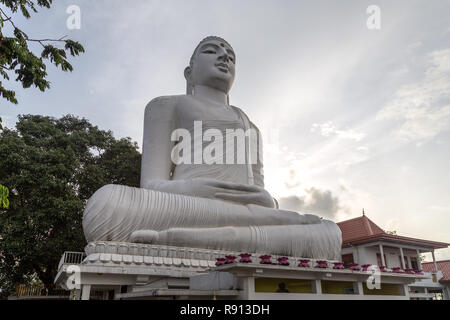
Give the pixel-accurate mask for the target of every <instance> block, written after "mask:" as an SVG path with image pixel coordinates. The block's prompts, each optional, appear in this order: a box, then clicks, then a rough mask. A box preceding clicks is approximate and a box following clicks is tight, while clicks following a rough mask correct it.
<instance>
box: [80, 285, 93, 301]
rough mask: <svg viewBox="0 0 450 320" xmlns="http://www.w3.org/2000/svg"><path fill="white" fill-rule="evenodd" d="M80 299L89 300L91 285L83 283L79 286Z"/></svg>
mask: <svg viewBox="0 0 450 320" xmlns="http://www.w3.org/2000/svg"><path fill="white" fill-rule="evenodd" d="M81 291H82V292H81V300H89V298H90V296H91V285H90V284H84V285H83V286H82V288H81Z"/></svg>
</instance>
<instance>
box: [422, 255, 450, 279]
mask: <svg viewBox="0 0 450 320" xmlns="http://www.w3.org/2000/svg"><path fill="white" fill-rule="evenodd" d="M436 263H437V266H438V270H441V271H442V274H443V275H444V277H443V278H442V279H441V280H440V281H439V282H450V260H444V261H436ZM422 269H423V271H425V272H433V271H434V263H433V262H422Z"/></svg>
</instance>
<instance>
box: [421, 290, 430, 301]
mask: <svg viewBox="0 0 450 320" xmlns="http://www.w3.org/2000/svg"><path fill="white" fill-rule="evenodd" d="M423 291H424V292H425V294H428V288H424V290H423ZM425 300H430V298H425Z"/></svg>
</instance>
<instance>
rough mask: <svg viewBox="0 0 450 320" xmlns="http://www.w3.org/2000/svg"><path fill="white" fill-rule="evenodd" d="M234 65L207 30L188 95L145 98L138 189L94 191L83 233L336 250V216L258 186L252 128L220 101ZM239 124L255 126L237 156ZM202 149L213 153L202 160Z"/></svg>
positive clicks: (333, 255)
mask: <svg viewBox="0 0 450 320" xmlns="http://www.w3.org/2000/svg"><path fill="white" fill-rule="evenodd" d="M235 65H236V56H235V53H234V51H233V49H232V47H231V46H230V45H229V44H228V43H227V42H226V41H225V40H223V39H221V38H218V37H208V38H206V39H204V40H202V41H201V42H200V44H199V45H198V46H197V48H196V49H195V51H194V53H193V55H192V58H191V61H190V66H189V67H187V68H186V69H185V73H184V74H185V78H186V80H187V94H186V95H179V96H167V97H160V98H156V99H154V100H153V101H151V102H150V103H149V104H148V106H147V108H146V111H145V119H144V142H143V155H142V172H141V188H131V187H127V186H119V185H108V186H105V187H103V188H101V189H100V190H98V191H97V192H96V193H95V194H94V195H93V196H92V198H91V199H90V200H89V202H88V204H87V206H86V209H85V212H84V217H83V229H84V233H85V236H86V239H87V240H88V241H122V242H135V243H149V244H158V245H170V246H181V247H193V248H206V249H216V250H226V251H238V252H257V253H269V254H279V255H287V256H297V257H305V258H317V259H318V258H321V259H339V256H340V249H341V241H342V239H341V231H340V229H339V227H338V226H337V225H336V224H335V223H333V222H331V221H327V220H322V219H320V218H318V217H316V216H313V215H301V214H299V213H296V212H291V211H286V210H280V209H278V208H277V204H276V201H274V199H273V198H272V197H271V195H270V194H269V193H268V192H267V191H266V190H265V189H264V177H263V163H262V157H261V154H262V149H261V148H262V142H261V139H260V135H259V131H258V129H257V128H256V126H255V125H254V124H253V123H252V122H251V121H250V120H249V119H248V117H247V116H246V115H245V113H244V112H243V111H241V110H240V109H239V108H237V107H234V106H230V105H229V96H228V94H229V92H230V90H231V87H232V85H233V82H234V77H235ZM199 124H201V125H200V126H199ZM239 130H241V132H250V131H252V130H253V131H252V132H256V134H255V135H253V136H252V139H250V138H247V139H246V140H245V141H246V143H245V147H244V148H243V150H244V153H245V155H244V161H242V159H241V161H239V159H237V158H238V157H239V152H238V151H237V150H236V147H235V146H234V145H233V144H234V143H235V142H236V140H239V139H235V137H234V136H232V132H238V131H239ZM181 137H182V139H181ZM221 137H222V138H221ZM213 138H214V139H213ZM221 139H222V140H221ZM212 142H215V143H216V144H215V146H216V147H215V148H211V145H212ZM238 143H239V141H238ZM241 143H242V141H241ZM180 146H184V147H185V148H184V149H183V150H182V152H180ZM208 146H209V148H210V149H209V152H206V151H208ZM217 146H219V147H217ZM220 146H222V147H220ZM230 146H231V147H230ZM229 147H230V148H229ZM254 148H256V149H257V150H256V152H255V149H254ZM213 149H214V150H213ZM237 149H239V146H238V148H237ZM230 150H231V151H233V152H230ZM189 151H192V152H189ZM235 151H237V152H235ZM190 153H191V154H190ZM231 153H232V154H231ZM205 154H210V155H211V157H212V158H213V160H215V161H211V159H210V160H209V161H205V159H206V156H205ZM255 155H256V157H255ZM180 158H182V159H184V160H186V159H188V160H191V159H192V161H179V160H180ZM228 160H232V161H228Z"/></svg>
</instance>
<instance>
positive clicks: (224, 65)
mask: <svg viewBox="0 0 450 320" xmlns="http://www.w3.org/2000/svg"><path fill="white" fill-rule="evenodd" d="M216 67H218V68H219V70H220V69H224V70H225V72H228V71H229V68H228V65H226V64H225V63H218V64H216ZM221 71H222V70H221Z"/></svg>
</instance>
